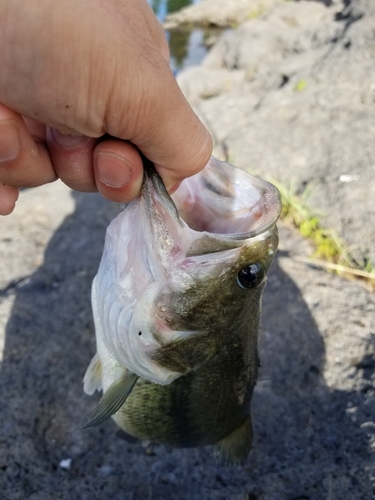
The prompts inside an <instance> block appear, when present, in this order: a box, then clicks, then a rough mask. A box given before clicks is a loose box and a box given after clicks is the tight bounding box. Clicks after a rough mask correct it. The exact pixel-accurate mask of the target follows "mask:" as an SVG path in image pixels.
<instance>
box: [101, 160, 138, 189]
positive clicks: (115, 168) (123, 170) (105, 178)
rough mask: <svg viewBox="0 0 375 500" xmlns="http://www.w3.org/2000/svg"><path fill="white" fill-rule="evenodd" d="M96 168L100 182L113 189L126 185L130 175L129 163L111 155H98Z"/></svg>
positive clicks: (130, 167)
mask: <svg viewBox="0 0 375 500" xmlns="http://www.w3.org/2000/svg"><path fill="white" fill-rule="evenodd" d="M96 167H97V173H98V176H99V178H100V180H101V181H102V182H103V183H104V184H106V185H107V186H109V187H113V188H119V187H122V186H124V185H125V184H127V183H128V182H129V181H130V178H131V175H132V165H131V163H129V162H128V161H127V160H125V158H122V157H121V156H118V155H116V154H113V153H98V154H97V156H96Z"/></svg>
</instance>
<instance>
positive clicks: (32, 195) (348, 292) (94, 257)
mask: <svg viewBox="0 0 375 500" xmlns="http://www.w3.org/2000/svg"><path fill="white" fill-rule="evenodd" d="M288 3H290V2H288ZM299 3H302V2H299ZM305 3H315V2H305ZM353 3H354V4H355V2H353ZM346 4H347V5H350V2H346ZM358 5H360V3H359V2H358ZM327 9H328V7H327ZM360 19H362V21H363V22H365V20H366V15H363V16H361V18H360ZM359 22H361V21H360V20H359V21H358V23H359ZM354 25H355V23H354ZM348 29H349V28H348ZM372 31H373V30H372ZM348 36H349V35H348ZM353 37H354V35H353ZM368 41H369V43H370V42H371V43H374V35H373V33H372V38H371V39H370V38H369V39H368ZM364 50H365V48H362V51H364ZM367 60H368V59H367V58H366V57H365V54H364V55H363V57H362V61H365V62H366V61H367ZM366 64H367V63H366ZM348 71H349V72H350V68H349V69H348ZM242 83H243V82H242ZM248 83H250V84H251V82H248ZM234 90H235V89H234ZM237 91H238V90H236V91H235V92H237ZM273 92H275V90H274V89H271V90H270V94H269V95H270V96H272V93H273ZM369 92H370V90H369ZM241 95H242V96H243V95H244V94H243V92H242V94H241ZM234 96H235V94H234V93H233V94H232V97H231V98H232V105H231V106H230V107H229V108H228V107H224V108H223V107H222V108H221V114H222V118H221V122H220V123H223V122H225V115H226V114H227V113H230V112H232V111H233V110H234V109H236V107H237V110H238V109H240V105H241V102H242V101H239V100H236V99H239V98H240V97H236V98H235V97H234ZM213 99H219V103H222V102H223V101H222V100H223V99H229V93H223V94H220V95H218V96H217V97H215V98H213ZM213 99H208V101H205V102H206V104H205V103H204V102H203V101H202V102H199V106H198V107H201V106H213V104H212V103H214V100H213ZM298 99H299V101H301V99H303V93H302V92H301V93H299V94H298ZM306 99H308V102H309V103H311V101H310V99H311V95H310V94H308V93H307V94H306ZM309 105H310V104H309ZM301 106H302V107H301V108H300V109H301V110H302V109H303V105H302V104H301ZM207 109H208V108H207ZM210 109H211V108H210ZM363 109H364V111H363V114H362V115H361V113H360V112H359V111H358V114H356V113H354V112H353V114H352V118H353V121H352V124H353V127H354V129H355V130H357V131H358V128H356V127H357V126H356V124H357V121H358V123H360V116H363V120H364V122H365V123H367V124H369V123H370V121H367V120H371V116H370V115H371V112H372V108H371V107H369V108H368V109H367V111H366V109H365V107H364V108H363ZM238 112H239V111H238ZM301 113H302V111H301ZM340 116H341V115H340ZM300 118H301V120H302V121H298V119H297V118H295V119H294V124H295V127H297V129H298V128H299V127H301V126H302V125H301V123H302V124H303V123H306V117H304V116H303V113H302V114H301V115H300ZM229 119H230V115H228V120H229ZM356 120H357V121H356ZM292 122H293V120H292V121H289V122H288V127H292ZM344 122H345V120H344ZM345 123H346V122H345ZM335 124H336V125H337V121H336V122H335ZM262 126H263V125H262ZM274 126H276V125H272V126H271V127H270V128H271V131H272V130H273V129H272V127H274ZM277 126H279V125H277ZM303 127H304V126H302V128H303ZM260 128H261V127H260ZM253 130H255V128H253ZM257 130H258V132H259V128H258V129H257ZM288 130H289V129H288ZM299 130H300V128H299ZM272 133H273V132H272ZM366 133H367V132H366ZM369 133H370V132H369ZM372 133H373V132H372ZM223 134H224V132H223ZM337 137H338V136H337V135H334V134H333V135H332V141H334V140H336V139H337ZM366 137H367V136H366ZM335 138H336V139H335ZM258 139H259V137H258ZM305 139H306V141H308V137H306V138H305ZM341 139H342V137H341V136H340V140H341ZM221 140H222V141H227V143H229V144H233V145H234V142H235V141H236V142H235V144H236V149H235V151H236V154H237V155H238V158H240V159H241V161H240V163H241V162H244V158H245V152H246V154H248V151H249V148H250V147H251V144H253V145H254V143H249V142H247V141H244V144H243V148H242V151H243V153H241V150H240V139H239V138H236V136H235V134H232V135H230V136H229V135H228V136H225V134H224V135H223V137H222V138H221ZM259 140H260V139H259ZM231 141H232V142H231ZM348 141H349V139H348ZM258 146H259V145H258V144H255V145H254V151H258V150H259V147H258ZM337 148H339V145H338V146H337ZM366 148H367V149H365V150H364V149H363V148H357V150H356V151H357V157H356V158H355V160H351V158H354V156H350V155H349V156H348V157H345V161H347V165H348V168H349V167H350V161H353V163H352V167H353V169H356V168H357V167H358V165H362V170H361V175H364V176H365V177H364V178H365V179H370V180H371V179H373V178H374V168H375V167H374V164H373V163H370V162H368V161H366V158H370V157H371V158H372V156H371V155H373V154H375V152H374V150H375V146H374V142H372V143H371V144H367V146H366ZM267 151H269V150H267ZM309 151H310V150H309ZM289 154H290V162H289V165H290V170H289V172H290V175H291V176H292V175H295V176H296V177H297V178H301V179H302V177H303V175H305V176H307V175H308V174H306V172H309V168H310V167H311V163H308V164H307V166H305V167H304V168H302V167H301V162H300V163H298V162H295V161H294V160H295V156H294V151H293V150H292V149H291V150H290V153H289ZM351 154H352V153H351ZM282 155H283V157H282V158H283V161H285V158H287V150H286V149H285V148H284V149H283V150H282ZM319 155H321V156H324V155H323V153H322V152H321V151H319ZM353 155H354V152H353ZM363 155H365V158H364V156H363ZM267 158H268V159H269V161H270V163H271V164H275V162H276V154H275V153H274V152H273V151H271V152H270V153H269V154H267ZM306 158H309V156H308V155H306ZM331 158H333V156H332V157H331ZM306 161H307V160H306ZM334 165H335V160H334V158H333V159H332V161H331V163H330V162H328V161H327V162H326V163H325V169H323V170H322V171H321V172H320V177H319V179H320V180H321V185H322V186H323V187H324V186H327V185H329V186H331V187H332V191H330V192H334V188H333V186H334V185H333V184H332V182H333V180H332V179H336V173H337V171H336V170H334V169H335V166H334ZM311 168H312V167H311ZM330 168H331V169H330ZM275 171H276V170H275ZM301 172H302V173H303V175H302V176H300V177H298V176H299V175H300V173H301ZM332 172H334V174H333V173H332ZM352 172H353V170H350V171H349V170H348V171H347V173H352ZM325 180H326V182H324V181H325ZM370 180H369V181H368V182H365V183H362V182H352V183H351V184H350V189H346V187H345V189H344V190H341V191H340V193H339V196H337V197H334V196H331V197H330V198H329V202H330V204H331V205H332V207H333V210H334V211H335V213H340V210H341V211H343V210H342V209H341V206H342V204H345V206H347V205H350V204H352V205H351V207H352V210H351V218H352V227H353V228H354V229H353V231H357V229H356V228H359V229H358V231H357V232H356V234H357V235H358V237H357V239H359V241H357V244H358V245H357V248H361V247H363V248H364V247H365V246H366V248H367V246H368V245H369V244H370V246H371V243H372V249H373V248H374V245H373V244H374V243H375V242H374V240H373V239H372V236H371V235H373V232H371V231H372V230H373V228H374V227H375V220H374V217H373V216H372V214H371V212H370V215H368V217H367V219H366V218H364V216H363V207H362V206H359V201H358V200H360V199H363V200H364V204H365V205H366V203H368V200H369V199H372V200H373V199H374V193H373V191H372V189H373V188H372V184H371V182H370ZM330 183H331V184H330ZM330 189H331V188H330ZM322 192H324V190H323V191H321V193H322ZM371 197H372V198H371ZM315 200H316V203H318V204H319V200H325V198H324V196H323V195H319V194H318V195H317V196H316V198H315ZM356 203H357V204H358V206H357V205H356ZM370 205H371V207H372V208H373V201H372V202H371V203H368V205H366V206H370ZM319 207H321V208H322V210H323V209H324V210H326V207H327V200H326V201H324V203H323V201H322V204H321V205H318V208H319ZM371 207H370V208H371ZM121 208H122V207H120V206H117V205H115V204H112V203H109V202H107V201H105V200H103V199H102V198H101V197H100V196H99V195H95V194H92V195H91V194H78V193H73V192H71V191H70V190H69V189H68V188H66V187H65V186H63V185H62V184H61V183H59V182H56V183H54V184H51V185H48V186H44V187H41V188H37V189H32V190H24V191H23V192H22V195H21V198H20V200H19V202H18V203H17V208H16V211H15V212H14V214H12V215H11V216H9V217H6V218H2V219H0V256H1V259H0V361H1V368H0V401H1V408H0V500H26V499H27V500H58V499H62V500H104V499H111V500H138V499H139V500H159V499H160V500H161V499H171V500H174V499H176V500H202V499H207V500H229V499H230V500H373V499H374V498H375V422H374V416H375V295H374V294H373V293H371V292H369V291H367V290H366V289H364V288H362V287H360V286H359V285H357V284H356V283H354V282H350V281H345V280H343V279H341V278H340V277H338V276H335V275H332V274H328V273H326V272H325V271H322V270H320V269H317V268H314V267H312V266H309V265H306V264H302V263H301V262H299V261H298V257H301V256H305V257H306V256H308V255H310V253H311V248H310V246H309V244H308V243H307V242H306V241H304V240H302V239H301V238H300V237H299V236H298V235H297V234H296V233H294V232H293V231H291V230H290V229H289V228H287V227H285V226H284V225H283V224H280V226H279V229H280V247H279V252H278V255H277V258H276V261H275V263H274V265H273V267H272V269H271V271H270V274H269V279H268V284H267V287H266V291H265V294H264V300H263V316H262V327H261V339H260V357H261V363H262V366H261V371H260V376H259V381H258V384H257V386H256V389H255V393H254V397H253V401H252V414H253V425H254V447H253V450H252V452H251V453H250V455H249V457H248V459H247V461H246V463H245V464H244V465H243V466H225V465H222V464H220V463H217V462H216V461H215V459H214V457H213V452H212V449H211V448H210V447H207V448H202V449H183V450H179V449H168V448H166V447H164V446H161V445H158V444H152V443H138V442H136V443H129V442H127V441H124V440H123V439H120V437H119V436H118V433H117V429H116V426H115V424H114V423H113V422H112V421H107V422H105V423H104V424H102V425H101V426H99V427H98V428H95V429H93V430H90V431H81V430H80V426H81V425H82V424H83V423H84V422H85V420H86V418H87V416H88V415H89V414H90V413H91V411H92V410H93V408H94V407H95V405H96V403H97V400H98V396H93V397H91V398H90V397H88V396H86V395H85V394H84V393H83V389H82V378H83V375H84V373H85V370H86V367H87V365H88V363H89V362H90V360H91V358H92V356H93V354H94V352H95V338H94V331H93V322H92V314H91V305H90V287H91V282H92V279H93V276H94V275H95V272H96V269H97V267H98V263H99V259H100V256H101V251H102V248H103V241H104V233H105V229H106V227H107V225H108V223H109V221H110V220H111V219H112V218H113V217H114V216H115V215H116V213H118V211H119V210H120V209H121ZM345 217H346V215H345ZM332 220H334V219H332ZM364 225H367V226H368V227H369V228H370V229H369V230H368V232H367V233H366V231H363V226H364ZM338 229H339V230H340V226H338ZM361 231H363V234H365V233H366V235H365V236H366V237H364V240H363V245H362V240H361V239H360V235H361V234H362V232H361ZM342 234H343V233H342Z"/></svg>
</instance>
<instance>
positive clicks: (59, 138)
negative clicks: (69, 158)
mask: <svg viewBox="0 0 375 500" xmlns="http://www.w3.org/2000/svg"><path fill="white" fill-rule="evenodd" d="M51 135H52V138H53V140H54V142H56V144H58V145H59V146H61V147H63V148H68V149H73V148H76V147H77V146H80V145H81V144H82V143H84V142H86V141H87V140H89V139H90V138H89V137H87V136H85V135H70V134H63V133H62V132H60V131H59V130H57V129H55V128H52V129H51Z"/></svg>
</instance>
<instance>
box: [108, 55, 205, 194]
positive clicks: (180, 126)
mask: <svg viewBox="0 0 375 500" xmlns="http://www.w3.org/2000/svg"><path fill="white" fill-rule="evenodd" d="M157 56H159V61H157V63H156V62H155V60H154V61H153V63H152V64H151V63H150V64H148V65H145V66H146V67H145V66H143V71H140V70H139V67H138V71H137V83H138V85H137V89H136V92H135V93H134V98H133V99H129V96H127V98H126V100H127V102H126V103H124V109H126V114H125V113H124V114H122V115H120V121H117V123H115V124H114V123H111V121H110V120H107V125H109V128H108V132H109V133H110V134H111V135H113V136H115V137H119V138H121V139H127V140H130V141H131V142H132V143H133V144H135V145H136V146H137V147H138V148H139V149H140V151H141V152H142V153H143V154H144V155H145V156H146V157H147V158H148V159H149V160H151V161H152V162H153V163H154V165H155V167H156V169H157V170H158V172H159V174H160V175H161V177H162V178H163V181H164V183H165V185H166V187H167V189H169V190H170V189H172V188H173V186H175V185H176V184H178V183H180V182H181V181H182V180H183V179H184V178H186V177H189V176H191V175H194V174H195V173H197V172H199V171H200V170H202V169H203V168H204V167H205V165H206V164H207V163H208V161H209V159H210V156H211V154H212V147H213V144H212V138H211V135H210V133H209V132H208V130H207V129H206V127H205V126H204V125H203V123H202V122H201V121H200V120H199V118H198V117H197V115H196V114H195V113H194V111H193V109H192V108H191V106H190V105H189V103H188V102H187V100H186V99H185V97H184V95H183V93H182V91H181V89H180V88H179V86H178V84H177V82H176V80H175V78H174V76H173V73H172V71H171V70H170V68H169V65H168V63H167V61H166V60H165V59H164V58H163V57H162V55H161V54H160V52H159V54H158V55H157ZM157 56H156V55H155V54H154V57H157ZM128 78H129V75H127V79H128ZM118 82H119V85H120V88H121V78H120V79H118ZM123 88H124V87H122V89H123ZM119 95H121V94H120V90H119V94H117V92H114V93H113V97H114V103H113V108H112V109H117V110H118V109H119V103H120V102H121V99H118V96H119ZM122 95H123V93H122ZM109 113H110V114H111V115H112V116H117V117H118V116H119V113H118V112H117V113H115V112H114V111H112V110H111V109H110V111H109Z"/></svg>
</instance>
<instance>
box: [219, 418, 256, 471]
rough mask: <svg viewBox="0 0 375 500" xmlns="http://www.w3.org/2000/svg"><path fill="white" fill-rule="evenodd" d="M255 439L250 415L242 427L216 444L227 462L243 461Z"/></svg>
mask: <svg viewBox="0 0 375 500" xmlns="http://www.w3.org/2000/svg"><path fill="white" fill-rule="evenodd" d="M252 440H253V432H252V428H251V419H250V416H248V417H247V418H246V420H245V421H244V422H243V424H242V425H241V426H240V427H237V429H235V430H234V431H233V432H231V433H230V434H229V435H228V436H227V437H225V438H224V439H222V440H221V441H219V442H218V443H217V444H216V450H217V452H218V453H219V455H220V457H221V458H222V459H223V460H224V461H225V462H230V463H241V462H242V461H243V460H244V459H245V458H246V457H247V455H248V453H249V451H250V449H251V444H252Z"/></svg>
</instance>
